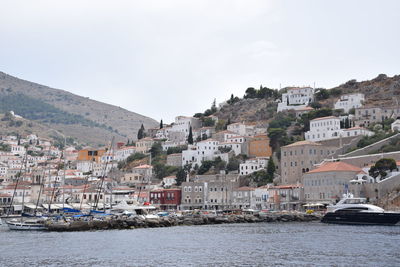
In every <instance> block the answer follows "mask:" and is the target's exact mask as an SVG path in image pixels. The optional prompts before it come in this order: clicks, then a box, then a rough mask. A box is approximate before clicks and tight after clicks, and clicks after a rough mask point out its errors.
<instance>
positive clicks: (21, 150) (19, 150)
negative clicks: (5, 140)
mask: <svg viewBox="0 0 400 267" xmlns="http://www.w3.org/2000/svg"><path fill="white" fill-rule="evenodd" d="M25 152H26V149H25V147H24V146H19V145H11V153H13V154H14V155H20V156H23V155H25Z"/></svg>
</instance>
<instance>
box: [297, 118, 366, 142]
mask: <svg viewBox="0 0 400 267" xmlns="http://www.w3.org/2000/svg"><path fill="white" fill-rule="evenodd" d="M359 135H364V136H372V135H374V133H373V132H371V131H369V130H367V129H365V128H362V127H353V128H349V129H341V128H340V119H339V118H338V117H333V116H329V117H323V118H316V119H314V120H311V121H310V130H309V131H307V132H306V133H305V139H306V140H308V141H313V142H316V141H323V140H329V139H335V138H340V137H354V136H359Z"/></svg>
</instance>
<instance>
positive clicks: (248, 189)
mask: <svg viewBox="0 0 400 267" xmlns="http://www.w3.org/2000/svg"><path fill="white" fill-rule="evenodd" d="M236 190H238V191H254V190H255V188H254V187H247V186H243V187H239V188H238V189H236Z"/></svg>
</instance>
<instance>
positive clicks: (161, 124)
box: [160, 119, 164, 129]
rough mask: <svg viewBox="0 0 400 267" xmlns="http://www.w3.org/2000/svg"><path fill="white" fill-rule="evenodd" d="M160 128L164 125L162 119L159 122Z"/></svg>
mask: <svg viewBox="0 0 400 267" xmlns="http://www.w3.org/2000/svg"><path fill="white" fill-rule="evenodd" d="M162 128H164V124H163V121H162V119H161V122H160V129H162Z"/></svg>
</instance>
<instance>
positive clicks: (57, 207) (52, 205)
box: [42, 204, 72, 210]
mask: <svg viewBox="0 0 400 267" xmlns="http://www.w3.org/2000/svg"><path fill="white" fill-rule="evenodd" d="M42 206H43V207H44V208H45V209H47V210H48V209H49V206H50V205H49V204H42ZM64 208H70V209H72V207H71V206H70V205H68V204H64ZM50 209H52V210H61V209H63V204H51V207H50Z"/></svg>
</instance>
